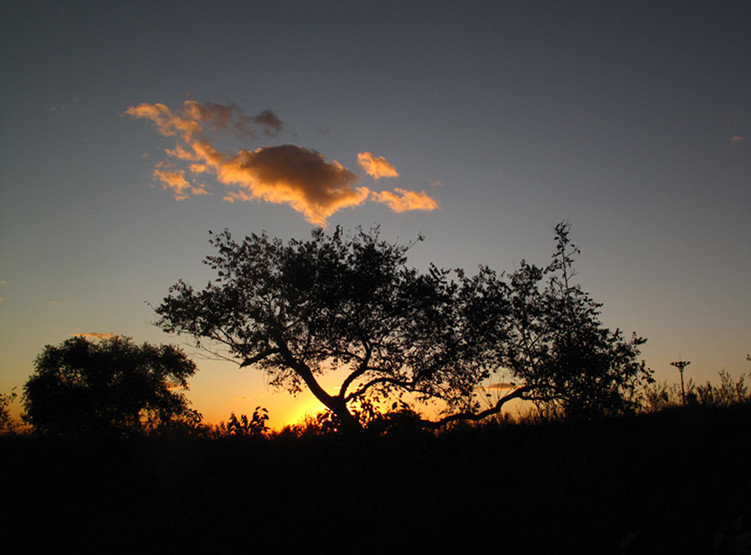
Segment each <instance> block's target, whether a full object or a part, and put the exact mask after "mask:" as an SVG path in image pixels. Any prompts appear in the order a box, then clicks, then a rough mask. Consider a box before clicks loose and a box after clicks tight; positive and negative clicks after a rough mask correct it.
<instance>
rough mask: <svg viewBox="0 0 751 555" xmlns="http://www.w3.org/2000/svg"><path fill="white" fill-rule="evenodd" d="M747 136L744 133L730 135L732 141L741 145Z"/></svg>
mask: <svg viewBox="0 0 751 555" xmlns="http://www.w3.org/2000/svg"><path fill="white" fill-rule="evenodd" d="M744 139H745V137H743V136H742V135H733V136H732V137H730V143H731V144H734V145H739V144H741V143H742V142H743V141H744Z"/></svg>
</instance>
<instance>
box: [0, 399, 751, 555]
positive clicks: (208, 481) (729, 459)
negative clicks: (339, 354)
mask: <svg viewBox="0 0 751 555" xmlns="http://www.w3.org/2000/svg"><path fill="white" fill-rule="evenodd" d="M0 470H1V471H2V476H3V487H2V492H3V503H2V518H1V519H0V527H1V529H2V535H1V536H0V552H4V553H8V554H10V553H54V552H61V553H65V552H68V551H70V550H72V551H73V552H74V553H89V552H91V553H212V554H213V553H252V552H265V553H269V552H271V553H276V552H282V553H293V552H299V551H300V550H307V551H311V552H313V553H318V552H322V551H326V552H329V553H344V552H359V553H392V552H395V551H397V552H399V553H402V552H405V551H406V552H410V553H468V552H473V553H486V552H492V553H512V554H513V553H530V554H531V553H535V554H546V553H592V554H608V553H613V554H619V553H624V551H623V547H622V545H624V544H623V542H626V543H627V544H628V545H627V551H625V552H626V553H636V554H641V553H645V554H646V553H649V554H651V553H671V554H672V553H706V554H712V553H714V552H715V551H714V547H713V542H715V538H716V537H717V535H718V534H724V535H726V536H727V537H728V538H727V541H728V542H733V545H734V543H735V533H736V532H735V529H734V523H735V522H736V520H737V519H738V517H739V515H743V516H744V517H745V519H746V522H748V521H751V405H750V404H745V405H740V406H735V407H731V408H724V409H708V408H700V407H694V408H688V409H682V408H678V409H671V410H667V411H665V412H663V413H659V414H648V415H641V416H638V417H630V418H623V419H618V420H609V421H602V422H597V423H590V424H579V425H575V424H560V423H553V424H543V425H536V426H532V425H511V426H508V425H507V426H504V427H485V428H481V429H461V430H454V431H452V432H450V433H446V434H443V435H442V436H440V437H437V438H436V437H433V436H430V435H427V434H423V433H421V432H417V431H408V430H404V431H402V432H399V433H394V434H391V435H390V436H387V437H382V438H375V437H368V436H364V437H353V438H341V437H339V438H337V437H324V438H320V437H319V438H303V439H295V438H292V437H277V438H275V439H272V440H270V441H264V440H253V439H242V438H223V439H199V438H195V437H186V436H171V437H161V438H141V439H132V440H116V439H109V440H107V439H100V440H76V441H74V440H49V439H47V440H44V439H39V438H32V437H5V438H0ZM744 526H745V532H749V528H748V524H745V525H744ZM721 553H734V550H732V551H731V550H726V551H721Z"/></svg>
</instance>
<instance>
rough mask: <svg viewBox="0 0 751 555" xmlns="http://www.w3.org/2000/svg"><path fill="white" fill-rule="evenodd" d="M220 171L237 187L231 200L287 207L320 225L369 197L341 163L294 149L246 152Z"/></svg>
mask: <svg viewBox="0 0 751 555" xmlns="http://www.w3.org/2000/svg"><path fill="white" fill-rule="evenodd" d="M215 168H216V171H217V176H218V179H219V181H220V182H222V183H224V184H226V185H233V186H234V188H233V189H232V190H230V192H229V193H228V194H227V196H225V199H226V200H228V201H230V202H232V201H235V200H255V199H258V200H264V201H267V202H273V203H278V204H281V203H286V204H289V205H290V206H291V207H292V208H294V209H295V210H297V211H298V212H301V213H302V214H303V215H304V216H305V218H306V219H307V220H308V221H309V222H311V223H313V224H317V225H325V224H326V220H327V218H328V217H329V216H331V214H333V213H334V212H336V211H338V210H340V209H342V208H346V207H349V206H357V205H359V204H362V203H363V202H364V201H365V200H366V199H367V198H368V195H369V193H370V191H369V190H368V188H367V187H358V188H354V187H353V185H354V183H355V182H356V181H357V176H356V175H355V174H353V173H352V172H350V171H349V170H348V169H347V168H345V167H344V166H342V165H341V164H340V163H339V162H337V161H333V162H326V161H325V160H324V158H323V156H322V155H321V154H320V153H319V152H316V151H314V150H308V149H306V148H303V147H300V146H295V145H281V146H269V147H262V148H259V149H256V150H253V151H250V150H242V151H240V152H239V153H238V154H237V156H234V157H233V158H230V159H227V160H224V161H223V162H221V163H219V164H215Z"/></svg>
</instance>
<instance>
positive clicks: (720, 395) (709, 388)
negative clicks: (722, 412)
mask: <svg viewBox="0 0 751 555" xmlns="http://www.w3.org/2000/svg"><path fill="white" fill-rule="evenodd" d="M718 375H719V376H720V385H713V384H712V383H711V382H710V381H707V382H706V383H705V384H704V385H697V384H695V383H694V381H693V380H689V381H688V383H687V384H686V401H687V404H689V405H702V406H706V407H730V406H733V405H736V404H741V403H747V402H749V401H751V391H750V390H749V388H748V386H747V385H746V383H745V382H746V378H747V377H748V376H747V375H746V374H741V375H740V376H739V377H738V381H733V378H732V376H731V375H730V373H729V372H727V371H726V370H720V371H719V372H718ZM682 404H683V401H682V395H681V389H680V386H679V385H677V384H673V385H668V384H667V382H659V383H655V384H652V385H650V386H648V387H646V388H645V389H644V403H643V405H644V407H643V408H644V409H645V410H646V411H647V412H656V411H660V410H663V409H665V408H668V407H672V406H678V405H682Z"/></svg>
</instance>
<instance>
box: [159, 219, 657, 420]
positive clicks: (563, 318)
mask: <svg viewBox="0 0 751 555" xmlns="http://www.w3.org/2000/svg"><path fill="white" fill-rule="evenodd" d="M556 237H557V245H558V247H557V251H556V254H555V255H554V258H553V262H552V263H551V264H550V265H549V266H548V267H547V268H544V269H540V268H537V267H535V266H532V265H528V264H526V263H522V266H521V268H519V269H518V270H517V271H516V272H514V273H513V274H511V275H510V276H506V275H505V274H497V273H496V272H494V271H493V270H491V269H490V268H487V267H483V268H480V271H479V272H478V273H477V274H476V275H474V276H468V275H466V274H465V273H464V272H463V271H461V270H457V271H453V272H452V271H448V270H443V269H439V268H437V267H436V266H432V265H431V266H430V268H429V270H428V271H426V272H419V271H418V270H416V269H414V268H410V267H408V266H407V257H406V254H407V251H408V250H409V249H410V248H411V247H412V245H411V244H407V245H396V244H391V243H389V242H387V241H384V240H382V239H381V238H380V234H379V230H378V228H373V229H371V230H370V231H364V230H362V229H358V230H357V231H356V232H354V233H352V234H345V232H344V231H343V230H342V229H341V228H337V229H335V230H334V231H333V232H332V233H330V234H327V233H326V232H324V231H323V230H322V229H316V230H314V231H313V233H312V238H311V239H310V240H308V241H300V240H291V241H289V242H287V243H286V244H285V243H284V242H282V241H281V240H279V239H271V238H269V237H268V236H267V235H266V234H265V233H264V234H261V235H255V234H254V235H252V236H250V237H246V238H245V239H244V240H243V241H242V242H237V241H235V240H234V239H233V238H232V236H231V234H230V233H229V231H227V230H225V231H224V232H222V233H219V234H212V238H211V241H210V242H211V243H212V245H213V246H214V247H215V248H216V249H217V251H218V253H217V254H216V255H214V256H209V257H207V258H206V259H205V261H204V262H205V263H206V264H208V265H209V266H210V267H211V268H212V270H214V271H215V272H216V276H217V277H216V278H215V279H214V280H213V281H211V282H209V283H208V284H207V286H206V287H205V288H204V289H202V290H196V289H194V288H193V287H192V286H191V285H189V284H187V283H185V282H183V281H179V282H178V283H177V284H175V285H174V286H172V287H171V289H170V292H169V295H168V296H167V297H166V298H165V299H164V300H163V302H162V304H161V305H159V306H158V307H157V308H156V312H157V314H158V315H159V320H158V322H157V325H159V326H160V327H162V328H163V329H164V330H165V331H167V332H174V333H183V334H188V335H191V336H193V337H194V338H195V340H196V342H197V343H198V344H199V345H203V346H204V347H206V348H209V349H210V350H216V349H217V347H219V348H223V349H225V350H226V352H227V353H228V355H229V356H230V357H231V358H233V359H235V360H237V361H238V362H239V364H240V365H241V366H253V367H256V368H260V369H262V370H264V371H266V372H268V375H269V378H270V383H271V384H272V385H275V386H279V387H282V388H285V389H287V390H288V391H290V392H292V393H296V392H298V391H300V389H301V388H302V387H303V386H305V387H307V388H308V389H309V390H310V391H311V392H312V393H313V394H314V395H315V396H316V397H317V398H318V399H319V400H320V401H321V403H323V405H324V406H326V407H327V408H328V409H329V410H331V411H332V412H333V413H334V414H335V415H336V416H337V417H338V419H339V420H340V421H341V422H342V424H343V425H344V426H345V427H347V426H349V427H358V426H359V425H360V424H359V422H358V419H357V416H356V413H357V411H358V406H372V403H373V402H374V401H385V400H394V399H407V400H408V401H409V402H412V401H413V400H414V401H416V402H427V401H431V400H436V401H440V402H441V403H443V404H444V405H445V407H446V412H445V414H444V418H443V419H442V420H441V422H447V421H450V420H455V419H460V418H472V419H478V418H482V417H485V416H487V415H489V414H494V413H497V412H499V411H500V410H501V407H502V405H503V404H504V403H506V402H507V401H508V400H510V399H512V398H527V399H532V400H535V401H537V402H541V403H548V404H551V403H552V404H558V405H559V406H561V407H562V408H563V409H564V410H565V411H567V412H569V413H572V414H573V413H577V412H579V413H581V414H582V415H587V414H590V413H591V414H595V413H597V414H600V413H603V412H604V409H605V408H606V407H607V408H608V410H610V409H611V408H612V409H613V410H620V409H622V408H625V407H626V405H627V402H626V400H627V397H628V390H629V388H630V387H631V386H633V385H634V384H635V383H637V382H638V381H639V380H640V379H643V378H645V377H648V374H649V372H648V371H647V370H646V369H645V368H644V366H643V363H641V364H640V363H637V362H636V357H637V356H638V354H639V351H638V345H640V344H641V343H642V342H643V340H641V339H639V338H636V337H634V338H633V339H632V340H631V341H624V340H623V338H622V336H621V333H620V332H619V331H617V330H616V331H615V332H610V331H609V330H607V329H606V328H603V327H602V325H601V323H600V321H599V320H598V310H597V309H598V308H599V306H600V305H599V304H598V303H595V302H594V301H592V300H591V299H590V298H589V296H588V295H587V294H585V293H583V292H582V291H581V289H580V288H579V287H578V286H575V285H572V284H571V283H570V282H569V280H570V278H571V275H572V269H571V268H572V261H573V260H572V257H571V255H572V253H571V251H570V248H569V247H570V245H569V241H568V226H567V224H561V225H560V226H558V227H557V228H556ZM546 280H547V281H546ZM332 371H338V372H339V373H338V375H340V376H341V380H340V383H339V386H338V388H337V389H335V390H328V391H327V390H326V389H325V388H324V387H323V386H322V385H321V380H320V378H321V376H322V375H324V374H325V373H328V372H332ZM492 375H496V376H505V377H506V378H509V379H513V380H515V381H514V384H515V385H513V386H511V387H510V388H509V389H508V390H507V391H506V392H505V394H504V395H503V397H502V398H501V399H499V400H498V402H497V403H495V405H494V406H492V407H489V408H487V407H485V408H484V407H483V406H482V404H481V402H480V400H479V399H478V397H477V395H476V392H477V388H478V386H480V385H481V384H482V383H483V382H484V381H485V380H487V379H488V378H490V377H491V376H492ZM405 394H408V395H406V397H405ZM394 406H396V405H394ZM399 406H404V404H401V405H399ZM483 409H484V410H483Z"/></svg>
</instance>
